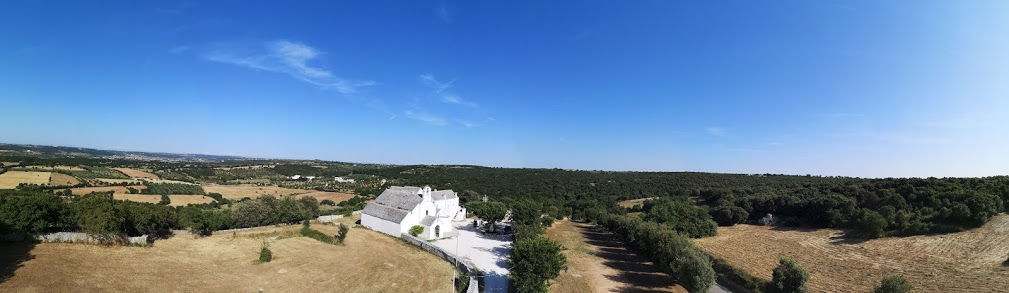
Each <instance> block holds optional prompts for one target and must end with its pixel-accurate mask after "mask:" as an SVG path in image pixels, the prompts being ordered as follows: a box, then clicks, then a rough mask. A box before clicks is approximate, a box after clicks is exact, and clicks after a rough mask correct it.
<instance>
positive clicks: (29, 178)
mask: <svg viewBox="0 0 1009 293" xmlns="http://www.w3.org/2000/svg"><path fill="white" fill-rule="evenodd" d="M49 177H50V173H49V172H33V171H7V172H4V173H3V174H0V189H14V188H15V187H18V184H21V183H28V184H39V185H45V184H49Z"/></svg>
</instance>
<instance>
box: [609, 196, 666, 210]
mask: <svg viewBox="0 0 1009 293" xmlns="http://www.w3.org/2000/svg"><path fill="white" fill-rule="evenodd" d="M656 198H658V197H646V198H639V199H629V200H625V201H620V202H617V205H619V206H621V207H625V208H632V207H634V206H636V205H644V204H645V201H647V200H649V199H656Z"/></svg>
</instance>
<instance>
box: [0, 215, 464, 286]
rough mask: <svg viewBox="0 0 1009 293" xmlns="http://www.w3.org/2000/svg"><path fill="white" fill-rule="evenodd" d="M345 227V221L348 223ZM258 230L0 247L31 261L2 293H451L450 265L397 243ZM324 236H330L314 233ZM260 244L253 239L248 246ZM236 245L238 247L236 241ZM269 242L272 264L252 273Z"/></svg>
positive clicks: (363, 235)
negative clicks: (147, 243) (134, 243)
mask: <svg viewBox="0 0 1009 293" xmlns="http://www.w3.org/2000/svg"><path fill="white" fill-rule="evenodd" d="M349 220H350V221H353V219H349ZM299 228H300V225H294V226H285V227H279V228H277V227H270V228H260V229H255V230H253V231H248V232H242V233H237V234H232V233H224V234H223V235H214V236H210V237H205V238H200V239H194V238H193V237H192V236H189V235H182V236H176V237H173V238H171V239H166V240H160V241H158V242H156V243H155V244H154V246H152V247H108V246H98V245H85V244H61V243H42V244H38V245H36V246H34V247H25V245H28V244H11V243H2V244H0V251H24V250H28V249H30V250H29V251H28V252H27V253H28V254H30V257H29V258H30V259H28V260H27V261H24V262H23V263H21V267H20V268H18V269H17V270H16V271H15V272H14V274H13V276H12V277H11V278H10V279H9V280H7V281H4V282H3V283H0V292H152V291H156V292H451V291H452V278H453V276H454V273H455V270H454V269H453V268H452V266H451V265H450V264H448V263H447V262H445V261H443V260H441V259H439V258H438V257H436V256H434V255H432V254H430V253H427V252H425V251H423V250H421V249H419V248H417V247H414V246H411V245H409V244H406V243H404V242H403V241H400V240H398V239H396V238H393V237H389V236H386V235H384V234H380V233H378V232H374V231H371V230H368V229H364V228H352V229H351V230H350V233H348V235H347V239H346V242H345V245H330V244H326V243H322V242H319V241H317V240H314V239H311V238H307V237H294V238H284V239H277V240H269V237H270V236H271V235H276V234H272V233H271V232H277V234H279V233H283V232H285V231H296V230H297V229H299ZM313 228H315V229H317V230H320V231H323V232H324V233H326V234H335V233H336V228H335V227H332V226H324V225H319V224H316V225H313ZM255 235H258V236H255ZM234 236H237V237H234ZM263 241H269V242H270V249H271V250H272V251H273V255H274V257H275V259H274V260H273V261H272V262H269V263H258V262H257V261H256V259H257V258H258V256H259V249H260V245H261V244H262V243H263ZM11 255H14V253H11V254H10V255H0V262H5V263H7V262H8V260H7V259H5V258H12V257H15V256H11Z"/></svg>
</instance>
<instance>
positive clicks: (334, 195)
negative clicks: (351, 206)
mask: <svg viewBox="0 0 1009 293" xmlns="http://www.w3.org/2000/svg"><path fill="white" fill-rule="evenodd" d="M297 196H298V198H302V197H306V196H311V197H314V198H315V199H317V200H319V201H323V200H327V199H328V200H332V201H333V202H335V203H340V202H341V201H345V200H348V199H351V198H353V197H354V195H353V194H349V193H340V192H328V191H312V192H309V193H302V194H298V195H297Z"/></svg>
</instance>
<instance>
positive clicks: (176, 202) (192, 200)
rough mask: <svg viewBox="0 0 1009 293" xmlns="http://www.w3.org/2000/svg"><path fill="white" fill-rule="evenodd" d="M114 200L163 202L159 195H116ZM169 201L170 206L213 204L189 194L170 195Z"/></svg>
mask: <svg viewBox="0 0 1009 293" xmlns="http://www.w3.org/2000/svg"><path fill="white" fill-rule="evenodd" d="M112 198H114V199H118V200H128V201H135V202H149V203H159V202H161V195H157V194H127V193H114V194H112ZM168 199H170V200H171V203H170V204H169V205H171V206H185V205H188V204H204V203H210V202H213V201H214V199H213V198H209V197H206V196H202V195H189V194H169V195H168Z"/></svg>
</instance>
